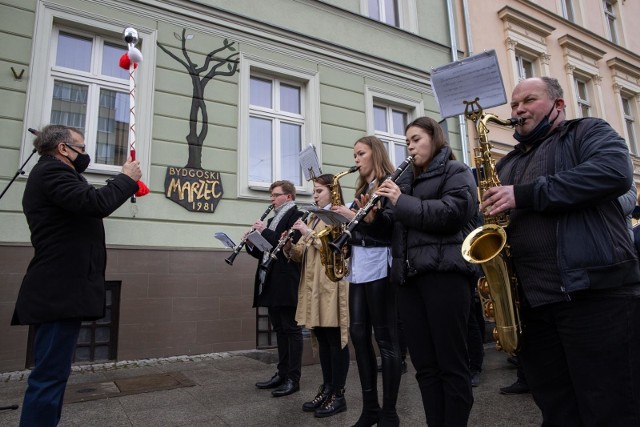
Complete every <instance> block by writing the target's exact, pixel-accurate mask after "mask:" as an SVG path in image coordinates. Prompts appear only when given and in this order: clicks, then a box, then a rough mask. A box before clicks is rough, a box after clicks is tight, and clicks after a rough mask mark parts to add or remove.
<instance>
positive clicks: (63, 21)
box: [21, 2, 156, 184]
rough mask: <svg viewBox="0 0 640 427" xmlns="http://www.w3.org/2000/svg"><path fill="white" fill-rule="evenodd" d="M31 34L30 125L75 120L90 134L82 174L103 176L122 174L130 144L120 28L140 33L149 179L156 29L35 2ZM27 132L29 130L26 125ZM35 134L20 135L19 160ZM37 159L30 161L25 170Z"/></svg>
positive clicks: (141, 117)
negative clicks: (86, 158)
mask: <svg viewBox="0 0 640 427" xmlns="http://www.w3.org/2000/svg"><path fill="white" fill-rule="evenodd" d="M36 13H37V19H36V29H35V31H34V38H33V56H32V57H33V61H32V63H31V67H30V72H31V78H30V79H29V86H28V88H27V110H26V114H25V120H24V123H25V127H27V126H30V127H35V128H37V127H42V126H44V125H46V124H48V123H58V124H65V125H68V126H73V127H76V128H78V129H80V130H81V131H83V132H84V134H85V144H86V145H87V153H88V154H90V155H91V161H92V163H91V165H90V166H89V168H88V169H87V173H85V176H86V177H87V178H88V179H89V181H90V182H91V183H94V184H100V183H103V182H104V179H105V176H104V175H105V174H106V175H111V174H115V173H118V172H120V169H121V165H122V164H123V163H124V162H125V160H126V157H127V154H128V151H129V150H128V148H129V135H128V134H129V73H128V72H127V71H126V70H123V69H121V68H120V67H119V65H118V64H119V59H120V56H122V54H123V53H124V52H125V51H126V50H127V45H126V43H125V42H124V41H123V40H122V30H123V29H124V28H126V27H128V26H133V27H134V28H136V30H137V31H138V35H139V38H140V42H139V44H138V45H137V47H138V49H140V51H141V52H142V55H143V57H144V63H143V64H141V66H140V67H138V69H137V70H136V74H135V78H136V121H137V122H138V123H144V126H137V127H136V157H137V158H138V159H139V160H140V161H141V164H142V167H143V176H146V177H147V178H143V179H148V176H149V171H150V170H151V166H150V161H149V159H150V145H151V130H152V129H153V82H154V81H155V76H154V74H155V69H156V67H155V55H156V49H155V43H156V33H155V30H153V29H149V28H144V26H140V25H138V24H139V22H135V19H134V22H122V21H118V20H117V19H112V20H109V21H108V22H107V21H106V20H105V19H104V18H103V17H101V16H99V15H94V14H92V12H89V11H83V12H82V13H81V14H78V10H77V9H75V8H71V7H67V6H63V5H59V4H53V3H50V2H38V6H37V11H36ZM25 130H26V129H25ZM32 142H33V138H32V137H31V136H28V135H26V132H25V137H24V138H23V141H22V150H21V160H22V161H23V162H24V161H25V160H26V159H27V158H28V157H29V154H31V151H32V148H33V145H32ZM35 163H36V159H32V160H31V161H30V162H29V163H28V164H27V165H26V167H25V169H26V170H27V171H28V170H30V169H31V168H32V167H33V165H34V164H35Z"/></svg>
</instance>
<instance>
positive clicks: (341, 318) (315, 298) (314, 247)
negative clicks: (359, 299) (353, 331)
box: [290, 217, 349, 348]
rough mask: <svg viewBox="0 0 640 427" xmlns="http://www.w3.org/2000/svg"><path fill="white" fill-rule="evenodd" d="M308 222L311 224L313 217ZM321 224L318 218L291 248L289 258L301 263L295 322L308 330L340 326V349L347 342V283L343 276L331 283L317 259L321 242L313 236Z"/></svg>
mask: <svg viewBox="0 0 640 427" xmlns="http://www.w3.org/2000/svg"><path fill="white" fill-rule="evenodd" d="M310 221H311V222H310V224H311V223H313V221H314V220H313V217H312V218H311V220H310ZM325 227H326V225H325V224H324V223H323V222H322V221H318V223H317V224H316V226H315V227H314V229H313V233H309V234H307V235H306V236H303V237H302V238H301V239H300V240H298V243H297V244H295V245H293V247H292V248H291V252H290V256H291V260H292V261H295V262H299V263H302V272H301V273H300V286H299V287H298V307H297V309H296V322H298V325H300V326H303V325H304V326H305V327H306V328H309V329H313V328H314V327H316V326H321V327H340V343H341V345H342V348H344V347H345V346H346V345H347V343H348V342H349V282H348V281H346V280H344V279H343V280H340V281H339V282H332V281H331V280H329V278H328V277H327V275H326V274H325V270H324V266H323V265H322V262H321V261H320V249H321V247H322V244H321V242H320V239H318V238H317V237H316V236H317V233H318V232H320V231H322V230H324V228H325Z"/></svg>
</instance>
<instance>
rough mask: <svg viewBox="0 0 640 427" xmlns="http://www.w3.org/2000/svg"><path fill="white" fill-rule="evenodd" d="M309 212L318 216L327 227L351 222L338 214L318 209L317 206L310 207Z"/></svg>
mask: <svg viewBox="0 0 640 427" xmlns="http://www.w3.org/2000/svg"><path fill="white" fill-rule="evenodd" d="M307 210H308V211H309V212H311V213H313V214H314V215H316V216H317V217H318V218H320V219H321V220H322V222H324V223H325V224H327V225H331V226H336V225H340V224H348V223H349V220H348V219H347V218H346V217H344V216H342V215H340V214H339V213H337V212H333V211H328V210H325V209H321V208H317V207H315V206H309V207H308V209H307Z"/></svg>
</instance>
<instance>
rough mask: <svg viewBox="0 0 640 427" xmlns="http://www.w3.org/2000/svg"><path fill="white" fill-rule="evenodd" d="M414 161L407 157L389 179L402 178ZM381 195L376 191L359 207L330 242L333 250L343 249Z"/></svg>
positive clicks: (393, 180) (394, 180)
mask: <svg viewBox="0 0 640 427" xmlns="http://www.w3.org/2000/svg"><path fill="white" fill-rule="evenodd" d="M412 163H413V157H412V156H409V157H407V158H406V159H405V160H404V161H403V162H402V163H400V166H398V168H397V169H396V170H395V171H393V174H391V176H390V177H389V178H387V179H390V180H391V181H392V182H396V181H397V180H398V178H400V175H402V173H403V172H404V171H405V170H406V169H407V167H408V166H409V165H410V164H412ZM385 181H386V180H385ZM381 197H382V196H380V195H378V194H376V193H374V194H373V195H372V196H371V198H370V199H369V201H368V202H367V204H366V205H364V206H363V207H361V208H360V209H358V212H356V216H354V217H353V219H352V220H351V221H349V223H348V224H347V225H346V227H345V228H344V231H343V232H342V234H341V235H340V236H339V237H338V238H337V239H335V240H334V241H333V242H331V243H329V247H330V248H331V250H332V251H333V252H336V253H337V252H340V251H341V250H342V247H343V246H344V245H345V244H346V243H347V240H349V239H350V238H351V233H352V232H353V230H355V229H356V227H357V226H358V224H360V221H362V220H363V218H364V217H365V216H367V214H368V213H369V212H370V211H371V209H373V207H374V206H375V205H376V204H377V203H378V200H380V198H381Z"/></svg>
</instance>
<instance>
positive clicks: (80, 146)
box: [64, 144, 87, 153]
mask: <svg viewBox="0 0 640 427" xmlns="http://www.w3.org/2000/svg"><path fill="white" fill-rule="evenodd" d="M64 145H66V146H67V147H72V148H71V149H72V150H73V147H77V148H79V149H80V151H81V152H83V153H84V149H85V148H87V146H86V145H84V144H64ZM73 151H75V150H73Z"/></svg>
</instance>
